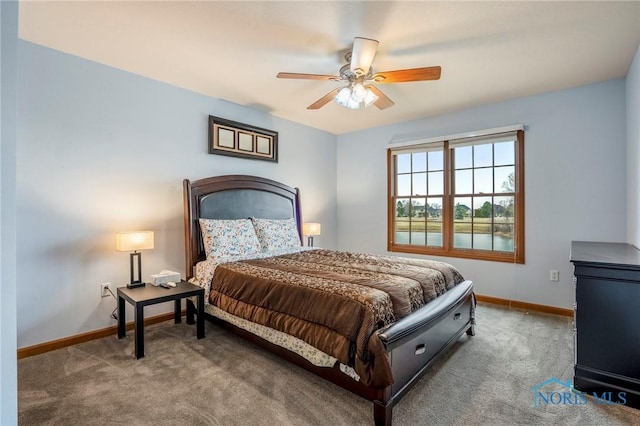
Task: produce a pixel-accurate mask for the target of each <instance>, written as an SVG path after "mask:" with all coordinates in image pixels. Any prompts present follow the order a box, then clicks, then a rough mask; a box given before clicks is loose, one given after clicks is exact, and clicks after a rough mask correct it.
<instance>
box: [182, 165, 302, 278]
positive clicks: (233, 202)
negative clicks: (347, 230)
mask: <svg viewBox="0 0 640 426" xmlns="http://www.w3.org/2000/svg"><path fill="white" fill-rule="evenodd" d="M183 187H184V243H185V261H186V263H185V273H186V275H187V279H189V278H191V277H192V276H193V268H194V267H195V265H196V263H198V262H200V261H201V260H204V259H206V253H205V251H204V246H203V244H202V236H201V234H200V224H199V222H198V219H200V218H205V219H248V218H250V217H252V216H253V217H259V218H264V219H290V218H294V219H295V220H296V224H297V225H298V234H299V235H300V241H302V221H301V219H300V218H301V214H300V191H299V190H298V188H292V187H290V186H287V185H285V184H282V183H280V182H276V181H273V180H270V179H266V178H261V177H257V176H248V175H226V176H215V177H210V178H205V179H200V180H196V181H193V182H191V181H190V180H189V179H185V180H184V181H183Z"/></svg>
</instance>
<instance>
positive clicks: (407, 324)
mask: <svg viewBox="0 0 640 426" xmlns="http://www.w3.org/2000/svg"><path fill="white" fill-rule="evenodd" d="M474 323H475V298H474V294H473V283H472V282H471V281H465V282H463V283H461V284H459V285H457V286H456V287H455V288H453V289H451V290H449V291H448V292H447V293H445V294H443V295H442V296H440V297H438V298H437V299H435V300H433V301H432V302H430V303H429V304H427V305H426V306H424V307H423V308H421V309H420V310H419V311H416V312H415V313H414V315H411V316H410V317H407V318H404V319H402V320H400V321H398V322H396V323H394V324H393V325H391V326H389V327H388V328H386V329H384V330H382V331H381V332H380V333H379V337H380V340H381V341H382V342H383V344H384V345H385V347H386V349H387V351H388V352H389V356H390V357H391V368H392V371H393V378H394V383H393V385H391V389H390V392H389V396H388V398H387V399H386V400H384V401H381V400H378V401H374V404H375V405H374V418H375V423H376V425H390V424H391V416H392V407H393V405H395V404H396V403H397V402H398V401H399V400H400V399H401V398H402V396H403V395H404V394H405V393H406V392H407V391H409V389H411V387H412V386H413V384H415V383H416V381H417V380H418V379H419V378H420V377H421V376H422V375H423V374H424V373H425V372H426V371H427V370H428V369H429V367H430V366H431V365H432V364H433V363H434V362H435V361H436V360H437V359H438V358H439V357H440V355H442V354H443V353H444V352H446V351H447V349H449V347H451V346H452V345H453V344H454V343H455V342H456V341H457V340H458V338H459V337H460V336H462V335H463V334H464V333H465V332H466V333H467V334H470V333H474V330H473V327H474ZM470 335H471V334H470Z"/></svg>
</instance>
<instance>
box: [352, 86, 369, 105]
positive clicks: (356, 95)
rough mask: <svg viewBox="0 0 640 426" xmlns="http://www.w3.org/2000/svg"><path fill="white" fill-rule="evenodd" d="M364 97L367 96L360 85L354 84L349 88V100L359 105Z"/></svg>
mask: <svg viewBox="0 0 640 426" xmlns="http://www.w3.org/2000/svg"><path fill="white" fill-rule="evenodd" d="M365 96H367V90H366V89H365V88H364V86H363V85H362V83H355V84H354V85H353V87H352V88H351V98H352V99H353V100H354V101H356V102H358V103H360V102H362V101H364V98H365Z"/></svg>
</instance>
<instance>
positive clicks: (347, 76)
mask: <svg viewBox="0 0 640 426" xmlns="http://www.w3.org/2000/svg"><path fill="white" fill-rule="evenodd" d="M378 44H379V42H378V41H377V40H372V39H368V38H363V37H356V38H354V40H353V48H352V50H351V51H350V52H347V54H346V55H345V60H346V61H347V64H346V65H344V66H343V67H342V68H340V75H323V74H300V73H292V72H281V73H278V75H277V77H278V78H293V79H303V80H331V81H336V82H339V83H345V84H346V86H343V87H338V88H337V89H333V90H332V91H331V92H329V93H327V94H326V95H324V96H323V97H321V98H320V99H318V100H317V101H315V102H314V103H312V104H311V105H309V106H308V107H307V109H319V108H321V107H323V106H325V105H326V104H327V103H329V101H331V99H334V100H335V101H336V103H338V104H339V105H342V106H344V107H346V108H351V109H358V108H360V107H361V106H364V107H368V106H370V105H375V106H376V107H378V108H379V109H385V108H389V107H390V106H393V105H394V102H393V101H392V100H391V99H389V98H388V97H387V96H386V95H385V94H384V93H382V91H380V89H378V88H377V87H376V86H375V85H374V84H373V83H375V84H389V83H406V82H410V81H425V80H439V79H440V67H437V66H436V67H425V68H411V69H406V70H395V71H384V72H374V71H373V68H372V67H371V63H372V62H373V58H374V56H375V55H376V50H377V49H378Z"/></svg>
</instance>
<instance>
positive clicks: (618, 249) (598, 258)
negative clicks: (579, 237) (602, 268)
mask: <svg viewBox="0 0 640 426" xmlns="http://www.w3.org/2000/svg"><path fill="white" fill-rule="evenodd" d="M570 261H571V262H574V263H575V262H584V263H600V264H607V265H626V266H638V267H640V250H638V249H637V248H635V247H634V246H632V245H630V244H626V243H597V242H591V241H572V242H571V257H570Z"/></svg>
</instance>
